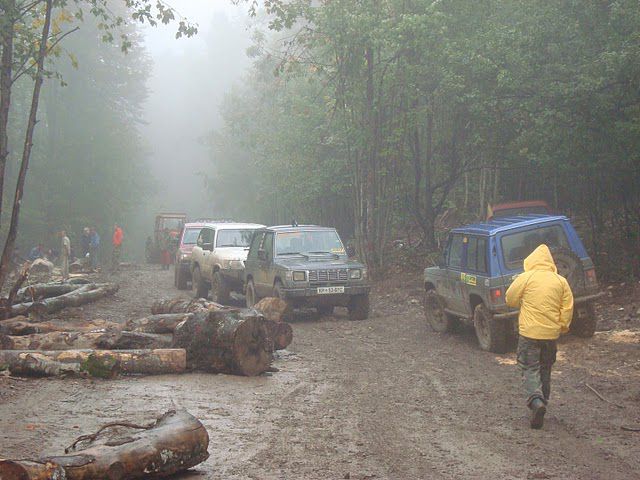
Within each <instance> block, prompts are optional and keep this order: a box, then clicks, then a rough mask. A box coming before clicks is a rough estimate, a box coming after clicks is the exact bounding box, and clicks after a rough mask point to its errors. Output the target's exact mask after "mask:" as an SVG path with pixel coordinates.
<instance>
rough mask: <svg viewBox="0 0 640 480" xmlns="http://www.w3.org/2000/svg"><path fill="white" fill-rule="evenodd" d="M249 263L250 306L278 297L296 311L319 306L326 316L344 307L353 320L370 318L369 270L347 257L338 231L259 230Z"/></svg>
mask: <svg viewBox="0 0 640 480" xmlns="http://www.w3.org/2000/svg"><path fill="white" fill-rule="evenodd" d="M245 264H246V268H245V295H246V301H247V307H252V306H253V305H255V304H256V303H257V302H258V300H259V299H260V298H263V297H271V296H273V297H278V298H281V299H283V300H285V301H286V302H288V303H289V304H290V305H291V306H292V307H294V308H296V307H303V306H309V307H315V308H316V309H317V310H318V313H320V314H321V315H330V314H332V313H333V310H334V308H335V307H336V306H342V307H347V308H348V310H349V318H350V319H352V320H364V319H366V318H367V317H368V316H369V290H370V286H369V283H368V281H367V270H366V268H365V266H364V265H363V264H362V263H360V262H358V261H356V260H353V259H349V258H348V256H347V252H346V250H345V248H344V245H343V243H342V240H340V236H339V235H338V232H337V231H336V230H335V229H334V228H327V227H318V226H315V225H300V226H277V227H268V228H263V229H261V230H256V232H255V233H254V235H253V239H252V241H251V248H250V250H249V255H248V257H247V260H246V262H245Z"/></svg>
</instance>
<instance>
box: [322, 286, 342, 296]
mask: <svg viewBox="0 0 640 480" xmlns="http://www.w3.org/2000/svg"><path fill="white" fill-rule="evenodd" d="M334 293H344V287H318V295H331V294H334Z"/></svg>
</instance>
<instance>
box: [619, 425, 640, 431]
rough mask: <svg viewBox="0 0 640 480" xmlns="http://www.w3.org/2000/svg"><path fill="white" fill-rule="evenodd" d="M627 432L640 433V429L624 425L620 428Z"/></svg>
mask: <svg viewBox="0 0 640 480" xmlns="http://www.w3.org/2000/svg"><path fill="white" fill-rule="evenodd" d="M620 428H621V429H622V430H624V431H625V432H640V427H625V426H624V425H623V426H622V427H620Z"/></svg>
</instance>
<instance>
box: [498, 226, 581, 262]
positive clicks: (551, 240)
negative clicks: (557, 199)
mask: <svg viewBox="0 0 640 480" xmlns="http://www.w3.org/2000/svg"><path fill="white" fill-rule="evenodd" d="M501 242H502V255H503V258H504V264H505V266H506V267H507V268H508V269H509V270H518V269H522V263H523V260H524V259H525V258H527V257H528V256H529V254H530V253H531V252H533V251H534V250H535V249H536V248H538V246H540V245H541V244H543V243H544V244H545V245H546V246H547V247H549V248H550V249H552V250H553V249H554V248H570V247H569V242H568V241H567V236H566V235H565V233H564V229H563V228H562V226H561V225H551V226H548V227H541V228H536V229H535V230H526V231H523V232H517V233H512V234H511V235H505V236H504V237H502V240H501Z"/></svg>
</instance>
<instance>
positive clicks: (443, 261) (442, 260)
mask: <svg viewBox="0 0 640 480" xmlns="http://www.w3.org/2000/svg"><path fill="white" fill-rule="evenodd" d="M446 266H447V259H446V253H443V254H442V256H441V257H440V258H438V267H439V268H445V267H446Z"/></svg>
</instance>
